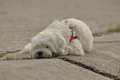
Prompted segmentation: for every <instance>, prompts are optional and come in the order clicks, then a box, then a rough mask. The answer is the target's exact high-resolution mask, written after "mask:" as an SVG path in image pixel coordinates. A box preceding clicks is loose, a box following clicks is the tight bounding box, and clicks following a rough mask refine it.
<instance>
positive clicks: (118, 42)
mask: <svg viewBox="0 0 120 80" xmlns="http://www.w3.org/2000/svg"><path fill="white" fill-rule="evenodd" d="M93 43H120V41H103V42H102V41H101V42H93Z"/></svg>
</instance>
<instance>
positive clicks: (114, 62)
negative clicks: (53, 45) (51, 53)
mask: <svg viewBox="0 0 120 80" xmlns="http://www.w3.org/2000/svg"><path fill="white" fill-rule="evenodd" d="M119 49H120V42H119V43H118V42H108V43H104V42H103V43H101V42H100V43H99V42H98V43H94V46H93V49H92V51H91V52H90V53H86V55H85V56H66V58H68V59H70V60H74V61H77V62H80V63H83V64H86V65H88V66H92V67H95V68H96V69H98V70H101V71H105V72H107V73H110V74H113V75H117V74H118V72H119V70H120V51H119Z"/></svg>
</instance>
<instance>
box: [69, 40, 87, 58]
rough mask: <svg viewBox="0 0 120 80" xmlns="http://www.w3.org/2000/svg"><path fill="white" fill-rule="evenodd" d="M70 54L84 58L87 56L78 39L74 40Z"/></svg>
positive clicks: (70, 47) (70, 46) (70, 45)
mask: <svg viewBox="0 0 120 80" xmlns="http://www.w3.org/2000/svg"><path fill="white" fill-rule="evenodd" d="M68 54H75V55H81V56H83V55H84V54H85V52H84V50H83V48H82V46H81V43H80V41H79V40H78V39H75V40H73V41H72V42H71V43H70V44H69V47H68Z"/></svg>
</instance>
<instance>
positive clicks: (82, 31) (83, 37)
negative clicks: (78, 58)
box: [70, 23, 93, 52]
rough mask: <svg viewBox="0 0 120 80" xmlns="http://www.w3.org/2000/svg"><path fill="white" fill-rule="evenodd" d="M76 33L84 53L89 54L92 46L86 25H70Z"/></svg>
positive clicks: (89, 31)
mask: <svg viewBox="0 0 120 80" xmlns="http://www.w3.org/2000/svg"><path fill="white" fill-rule="evenodd" d="M70 26H71V27H73V29H74V30H75V32H76V35H77V37H78V39H79V40H80V42H81V45H82V48H83V50H84V51H85V52H89V51H91V49H92V46H93V36H92V32H91V30H90V29H89V27H88V26H87V25H86V24H83V23H81V24H80V25H70Z"/></svg>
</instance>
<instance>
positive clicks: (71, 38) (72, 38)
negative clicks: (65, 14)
mask: <svg viewBox="0 0 120 80" xmlns="http://www.w3.org/2000/svg"><path fill="white" fill-rule="evenodd" d="M77 38H78V37H77V36H75V37H74V36H71V37H70V40H69V43H71V42H72V40H74V39H77Z"/></svg>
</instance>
